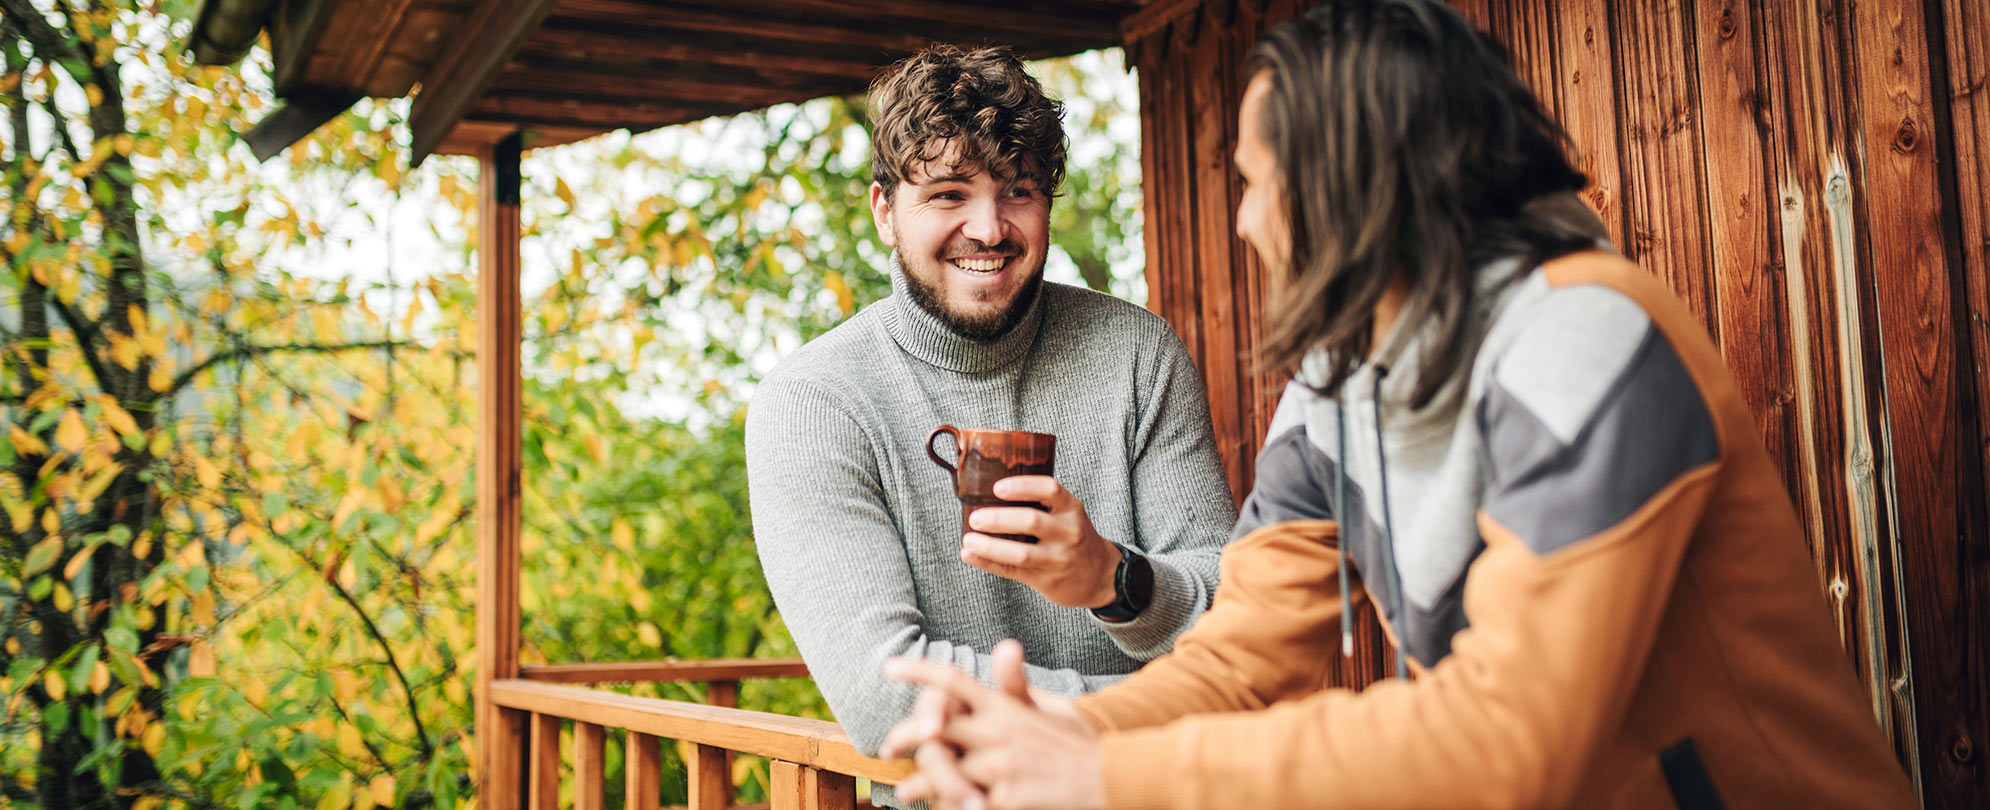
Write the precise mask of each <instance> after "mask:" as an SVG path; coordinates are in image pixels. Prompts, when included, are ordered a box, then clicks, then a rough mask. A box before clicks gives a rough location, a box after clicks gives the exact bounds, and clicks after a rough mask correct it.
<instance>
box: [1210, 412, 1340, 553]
mask: <svg viewBox="0 0 1990 810" xmlns="http://www.w3.org/2000/svg"><path fill="white" fill-rule="evenodd" d="M1331 464H1332V462H1330V461H1328V460H1327V458H1326V454H1324V453H1321V452H1320V451H1319V450H1317V449H1315V448H1314V447H1313V443H1312V442H1310V441H1307V440H1306V426H1305V424H1303V423H1302V424H1298V425H1295V426H1293V427H1290V428H1287V429H1286V430H1285V431H1284V432H1282V433H1279V434H1277V435H1274V436H1272V437H1271V441H1270V442H1268V443H1266V444H1265V447H1264V451H1263V452H1260V453H1258V465H1257V477H1256V483H1255V484H1253V485H1252V487H1251V494H1250V496H1249V497H1247V498H1245V499H1244V506H1243V508H1242V509H1240V510H1238V514H1237V526H1236V528H1235V529H1233V530H1232V531H1231V532H1230V539H1232V540H1235V539H1237V538H1239V537H1243V536H1244V535H1247V534H1250V533H1251V532H1254V531H1257V530H1258V529H1261V528H1264V527H1266V526H1270V525H1272V524H1275V523H1284V522H1286V521H1288V520H1329V519H1332V518H1333V508H1332V506H1331V505H1330V504H1328V503H1327V499H1328V497H1330V496H1329V495H1328V491H1329V488H1330V487H1332V483H1331V482H1332V481H1333V470H1332V469H1331V467H1330V465H1331Z"/></svg>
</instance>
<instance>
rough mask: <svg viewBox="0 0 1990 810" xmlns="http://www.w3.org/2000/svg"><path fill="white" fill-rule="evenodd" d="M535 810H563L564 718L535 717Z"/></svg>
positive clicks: (533, 750) (553, 716)
mask: <svg viewBox="0 0 1990 810" xmlns="http://www.w3.org/2000/svg"><path fill="white" fill-rule="evenodd" d="M529 756H531V758H532V765H531V767H532V784H531V788H530V790H531V792H530V794H529V795H530V796H531V797H532V805H531V810H560V718H559V717H558V716H555V715H550V714H537V713H534V714H533V715H532V751H531V753H530V755H529Z"/></svg>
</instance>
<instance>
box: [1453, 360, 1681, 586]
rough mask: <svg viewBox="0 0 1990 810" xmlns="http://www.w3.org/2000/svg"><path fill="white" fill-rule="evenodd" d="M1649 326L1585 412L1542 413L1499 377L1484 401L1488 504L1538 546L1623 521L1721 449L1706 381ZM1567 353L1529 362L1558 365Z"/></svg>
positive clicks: (1541, 550)
mask: <svg viewBox="0 0 1990 810" xmlns="http://www.w3.org/2000/svg"><path fill="white" fill-rule="evenodd" d="M1643 327H1644V335H1643V338H1642V339H1641V340H1640V341H1639V342H1638V343H1637V345H1636V348H1635V349H1634V350H1632V351H1631V352H1629V356H1628V357H1627V358H1626V359H1625V362H1624V363H1623V364H1622V371H1621V372H1620V373H1618V374H1617V375H1616V376H1615V377H1614V378H1613V379H1611V380H1609V381H1608V382H1607V383H1606V384H1604V385H1603V386H1602V387H1600V388H1599V389H1597V393H1596V395H1595V396H1594V398H1593V401H1594V406H1593V407H1591V408H1589V409H1588V410H1587V412H1586V413H1579V414H1569V413H1565V412H1564V413H1555V414H1552V415H1544V414H1541V413H1539V412H1537V411H1536V410H1535V409H1533V408H1530V407H1528V404H1527V403H1528V400H1529V397H1526V396H1523V395H1521V394H1519V393H1516V392H1514V391H1512V390H1511V389H1509V388H1508V387H1507V381H1506V380H1504V379H1497V378H1496V379H1495V380H1494V382H1493V385H1492V386H1490V387H1489V389H1488V390H1487V392H1486V396H1485V399H1483V400H1481V401H1480V403H1479V408H1478V414H1477V416H1478V419H1479V420H1480V427H1481V430H1482V433H1483V435H1484V437H1485V445H1486V460H1487V471H1488V473H1489V476H1490V478H1491V488H1490V491H1489V494H1488V496H1487V498H1486V502H1485V503H1486V506H1485V508H1486V511H1487V512H1488V513H1490V514H1491V515H1492V517H1493V518H1494V519H1496V520H1498V521H1499V522H1500V523H1501V524H1503V525H1505V526H1506V527H1507V528H1509V529H1512V530H1513V531H1514V533H1515V534H1517V535H1519V537H1520V538H1521V539H1522V540H1523V541H1525V542H1526V543H1527V545H1528V546H1529V547H1530V548H1532V549H1533V550H1534V552H1535V553H1536V554H1543V555H1545V554H1548V553H1551V552H1554V551H1556V550H1558V549H1561V548H1563V547H1565V546H1568V545H1570V544H1572V543H1576V542H1578V541H1581V540H1583V539H1585V538H1588V537H1591V536H1593V535H1595V534H1596V533H1598V532H1601V531H1603V530H1604V529H1607V528H1609V527H1611V526H1614V525H1616V524H1617V523H1619V522H1621V521H1623V520H1624V519H1625V518H1627V517H1629V516H1630V515H1631V513H1632V512H1634V511H1636V510H1637V509H1638V507H1640V506H1642V505H1644V503H1645V502H1646V501H1649V500H1650V499H1651V498H1652V496H1654V495H1656V494H1658V492H1659V491H1660V490H1662V489H1664V488H1665V487H1666V486H1667V485H1669V484H1671V483H1672V482H1673V481H1674V480H1676V479H1677V478H1678V477H1679V476H1680V475H1682V474H1684V473H1685V472H1687V471H1688V470H1691V469H1693V468H1695V467H1699V466H1701V465H1703V464H1706V463H1708V462H1711V461H1713V460H1714V459H1715V458H1717V457H1718V456H1719V453H1720V439H1719V436H1718V435H1717V434H1716V432H1715V429H1714V421H1713V416H1712V414H1711V413H1710V412H1709V411H1708V409H1707V405H1706V401H1705V400H1704V399H1702V397H1701V396H1700V389H1699V386H1697V385H1696V384H1695V383H1694V382H1693V378H1692V376H1691V375H1690V374H1688V373H1687V371H1686V367H1685V365H1684V364H1682V363H1681V362H1680V360H1679V355H1678V353H1677V352H1675V351H1674V350H1673V348H1672V344H1671V343H1670V342H1669V341H1667V340H1666V339H1665V337H1664V336H1663V335H1662V334H1660V333H1659V332H1658V331H1657V330H1656V329H1653V328H1651V326H1650V324H1649V323H1646V324H1644V325H1643ZM1593 348H1594V345H1593V344H1592V345H1585V346H1581V347H1580V348H1577V349H1574V351H1587V350H1590V349H1593ZM1559 353H1560V352H1556V351H1548V352H1545V353H1541V354H1536V355H1535V356H1532V357H1529V358H1527V360H1528V362H1533V363H1553V362H1555V361H1556V360H1557V359H1558V358H1557V357H1556V356H1555V355H1557V354H1559ZM1564 401H1565V400H1564Z"/></svg>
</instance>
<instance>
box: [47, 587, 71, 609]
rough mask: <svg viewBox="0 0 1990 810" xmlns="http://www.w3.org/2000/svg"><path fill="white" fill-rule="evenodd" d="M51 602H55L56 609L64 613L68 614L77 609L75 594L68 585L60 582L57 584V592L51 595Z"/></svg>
mask: <svg viewBox="0 0 1990 810" xmlns="http://www.w3.org/2000/svg"><path fill="white" fill-rule="evenodd" d="M49 601H51V602H54V603H55V609H56V610H59V611H62V612H63V613H68V612H69V611H70V610H72V609H74V608H75V607H76V596H75V594H72V593H70V592H69V586H68V585H65V584H63V583H60V582H57V583H55V592H54V593H51V594H49Z"/></svg>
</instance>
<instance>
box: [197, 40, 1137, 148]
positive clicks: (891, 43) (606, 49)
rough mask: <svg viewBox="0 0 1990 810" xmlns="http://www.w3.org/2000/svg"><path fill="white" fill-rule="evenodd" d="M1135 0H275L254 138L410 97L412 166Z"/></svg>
mask: <svg viewBox="0 0 1990 810" xmlns="http://www.w3.org/2000/svg"><path fill="white" fill-rule="evenodd" d="M1146 2H1147V0H1009V1H1008V2H958V1H957V0H875V1H871V0H278V2H276V3H275V5H274V6H273V7H272V8H271V9H270V11H269V13H268V19H267V21H266V24H267V26H268V29H269V32H270V43H271V45H270V48H271V52H272V54H271V55H272V61H273V64H274V67H275V71H274V72H275V77H274V78H275V87H276V91H277V94H278V95H279V96H281V97H283V98H285V99H286V101H290V100H293V99H301V100H302V101H301V102H298V103H296V105H295V106H296V107H297V109H294V110H291V111H290V112H289V114H288V116H287V117H286V118H283V119H276V116H272V119H273V120H272V121H271V122H268V124H267V125H266V126H259V129H261V130H262V132H260V133H259V134H258V135H255V136H252V137H251V138H250V141H251V143H252V145H255V146H256V147H257V150H258V153H259V154H264V153H267V154H274V153H275V152H276V151H278V150H280V149H282V148H283V147H284V146H287V145H288V144H289V143H290V142H292V141H294V140H295V139H296V138H299V137H302V136H303V135H305V134H308V132H309V131H310V129H311V128H315V127H316V126H317V124H319V123H322V122H323V121H324V120H329V118H330V116H332V115H336V113H337V110H336V109H333V110H331V111H329V112H327V107H328V106H333V107H335V106H336V105H337V103H338V102H339V101H340V100H345V99H358V98H360V97H368V96H370V97H374V98H395V97H400V96H404V95H409V94H410V93H412V94H414V97H415V99H416V106H415V111H414V114H413V115H412V117H411V121H410V128H411V129H412V130H413V140H414V144H415V155H414V159H415V160H416V161H417V162H418V161H419V160H420V159H421V158H422V157H423V156H424V155H425V154H427V152H428V151H434V152H438V153H444V154H463V153H468V152H472V151H474V150H477V149H480V148H485V147H488V146H489V145H490V144H491V143H492V142H494V141H495V139H497V138H501V137H504V136H506V135H509V134H511V133H512V132H515V131H523V132H524V133H525V138H526V145H527V146H547V145H552V144H557V143H567V142H571V141H575V140H580V139H582V138H587V137H591V136H593V135H596V134H600V133H603V132H607V131H610V130H616V129H628V130H631V131H643V130H648V129H653V128H656V127H662V126H668V125H671V124H680V123H685V122H688V121H695V120H698V119H701V118H706V117H710V116H714V115H729V114H733V113H738V112H744V111H747V110H753V109H759V108H762V107H767V106H770V105H774V104H780V103H785V102H795V101H804V100H807V99H811V98H818V97H821V96H825V95H840V94H850V93H857V92H861V91H862V90H863V89H864V88H865V87H866V86H867V85H868V84H869V82H870V80H871V77H872V76H873V75H874V74H875V73H876V71H877V70H878V69H879V68H880V67H883V66H885V65H888V64H890V63H892V62H894V61H896V60H898V59H900V58H903V57H904V56H906V55H909V54H910V53H912V52H913V51H915V50H917V49H919V48H922V47H925V46H926V45H928V44H931V43H936V42H951V43H960V44H1002V45H1008V46H1011V47H1014V48H1015V49H1016V50H1017V51H1018V52H1019V53H1021V54H1022V55H1023V56H1025V57H1026V58H1031V59H1036V58H1044V57H1051V56H1063V55H1067V54H1072V53H1077V52H1080V51H1085V50H1091V49H1095V48H1103V47H1114V46H1118V45H1120V44H1121V42H1122V36H1121V28H1120V27H1121V24H1122V23H1123V22H1124V21H1125V20H1126V19H1127V18H1128V17H1129V16H1130V15H1132V14H1133V13H1134V12H1137V11H1139V10H1140V9H1141V8H1142V7H1143V6H1144V5H1145V4H1146ZM196 33H198V32H196ZM424 94H427V95H429V96H430V97H429V98H426V99H424V98H423V95H424ZM338 109H342V107H338ZM320 116H322V117H320ZM299 129H302V131H298V130H299ZM431 147H432V149H431Z"/></svg>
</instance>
